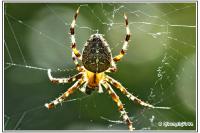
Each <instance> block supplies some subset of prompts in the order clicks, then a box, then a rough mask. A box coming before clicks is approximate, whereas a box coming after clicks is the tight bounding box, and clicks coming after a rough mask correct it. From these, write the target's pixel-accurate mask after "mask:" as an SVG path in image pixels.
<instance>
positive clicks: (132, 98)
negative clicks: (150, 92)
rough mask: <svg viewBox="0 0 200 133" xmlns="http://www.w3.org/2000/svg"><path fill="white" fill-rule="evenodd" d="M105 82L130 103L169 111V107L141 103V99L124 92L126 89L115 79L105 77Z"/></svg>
mask: <svg viewBox="0 0 200 133" xmlns="http://www.w3.org/2000/svg"><path fill="white" fill-rule="evenodd" d="M106 81H108V82H109V83H110V84H112V85H113V86H115V87H116V88H117V89H119V90H120V91H121V92H122V93H123V94H125V95H126V96H127V97H128V98H129V99H130V100H132V101H136V102H137V103H138V104H140V105H142V106H146V107H149V108H159V109H170V107H156V106H153V105H151V104H149V103H146V102H144V101H142V100H141V99H139V98H137V97H135V96H134V95H132V94H131V93H130V92H128V91H127V90H126V88H124V87H123V86H122V85H121V83H119V82H118V81H116V80H115V79H113V78H111V77H110V76H108V75H106Z"/></svg>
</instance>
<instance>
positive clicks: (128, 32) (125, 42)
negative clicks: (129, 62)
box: [113, 14, 131, 62]
mask: <svg viewBox="0 0 200 133" xmlns="http://www.w3.org/2000/svg"><path fill="white" fill-rule="evenodd" d="M124 19H125V25H126V37H125V40H124V44H123V46H122V49H121V51H120V53H119V54H118V55H117V56H115V57H114V58H113V61H115V62H118V61H120V60H121V58H122V57H123V56H124V54H125V53H126V51H127V48H128V42H129V40H130V37H131V33H130V29H129V26H128V18H127V16H126V14H124Z"/></svg>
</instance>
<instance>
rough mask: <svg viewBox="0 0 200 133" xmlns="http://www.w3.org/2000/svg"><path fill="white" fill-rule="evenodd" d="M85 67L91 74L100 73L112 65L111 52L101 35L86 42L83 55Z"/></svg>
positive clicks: (94, 36)
mask: <svg viewBox="0 0 200 133" xmlns="http://www.w3.org/2000/svg"><path fill="white" fill-rule="evenodd" d="M82 63H83V66H84V67H85V68H86V69H87V70H88V71H91V72H94V73H100V72H103V71H105V70H107V69H108V68H109V67H110V65H111V51H110V49H109V47H108V44H107V42H106V41H105V39H104V38H103V36H102V35H101V34H94V35H92V36H91V37H90V39H89V40H88V41H87V42H86V45H85V47H84V49H83V54H82Z"/></svg>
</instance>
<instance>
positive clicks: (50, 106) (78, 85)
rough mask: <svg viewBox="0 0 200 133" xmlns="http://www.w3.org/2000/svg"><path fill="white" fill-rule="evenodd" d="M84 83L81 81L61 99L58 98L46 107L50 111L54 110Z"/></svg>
mask: <svg viewBox="0 0 200 133" xmlns="http://www.w3.org/2000/svg"><path fill="white" fill-rule="evenodd" d="M83 82H84V81H83V80H82V79H79V80H78V81H76V83H75V84H74V85H73V86H72V87H70V88H69V89H68V90H67V91H66V92H65V93H63V94H62V95H61V96H60V97H58V98H56V99H55V100H53V101H52V102H50V103H46V104H45V107H46V108H48V109H52V108H53V107H55V106H56V105H57V104H59V103H62V102H63V101H64V100H65V99H66V98H67V97H68V96H69V95H70V94H72V93H73V92H74V91H75V90H76V89H78V88H79V87H80V86H81V84H82V83H83Z"/></svg>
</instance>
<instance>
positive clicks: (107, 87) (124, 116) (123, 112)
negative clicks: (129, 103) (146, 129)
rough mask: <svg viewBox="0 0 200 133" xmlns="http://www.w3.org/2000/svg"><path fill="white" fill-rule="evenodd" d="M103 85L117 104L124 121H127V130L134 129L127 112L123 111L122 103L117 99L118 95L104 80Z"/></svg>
mask: <svg viewBox="0 0 200 133" xmlns="http://www.w3.org/2000/svg"><path fill="white" fill-rule="evenodd" d="M103 86H104V87H105V88H106V90H107V91H108V94H109V95H110V96H111V97H112V99H113V101H114V102H115V103H116V104H117V106H118V109H119V112H120V113H121V116H122V118H123V120H124V122H126V123H127V125H128V128H129V130H130V131H132V130H133V129H134V128H133V126H132V122H131V120H130V118H129V116H128V115H127V112H126V111H125V109H124V107H123V104H122V102H121V100H120V99H119V96H118V95H117V94H116V93H115V92H114V90H113V89H112V87H111V86H110V85H109V84H108V83H107V82H106V81H105V82H104V83H103Z"/></svg>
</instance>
